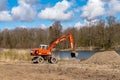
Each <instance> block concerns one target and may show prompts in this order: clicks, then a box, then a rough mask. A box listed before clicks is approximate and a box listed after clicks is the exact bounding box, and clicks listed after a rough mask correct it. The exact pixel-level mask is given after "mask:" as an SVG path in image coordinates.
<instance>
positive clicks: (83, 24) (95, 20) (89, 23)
mask: <svg viewBox="0 0 120 80" xmlns="http://www.w3.org/2000/svg"><path fill="white" fill-rule="evenodd" d="M97 22H98V20H97V19H94V20H91V21H88V20H86V19H85V20H84V21H83V23H81V22H77V23H75V25H74V27H76V28H78V29H79V28H81V27H85V26H87V27H90V26H94V25H97Z"/></svg>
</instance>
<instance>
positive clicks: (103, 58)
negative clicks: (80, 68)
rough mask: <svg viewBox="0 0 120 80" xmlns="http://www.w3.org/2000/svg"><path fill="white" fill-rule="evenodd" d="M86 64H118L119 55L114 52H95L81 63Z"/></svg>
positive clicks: (119, 62)
mask: <svg viewBox="0 0 120 80" xmlns="http://www.w3.org/2000/svg"><path fill="white" fill-rule="evenodd" d="M82 63H86V64H91V63H94V64H120V55H119V54H118V53H116V52H115V51H104V52H97V53H95V54H94V55H93V56H92V57H90V58H89V59H87V60H85V61H83V62H82Z"/></svg>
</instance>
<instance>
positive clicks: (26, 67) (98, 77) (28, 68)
mask: <svg viewBox="0 0 120 80" xmlns="http://www.w3.org/2000/svg"><path fill="white" fill-rule="evenodd" d="M0 80H120V65H99V64H83V63H82V64H81V63H80V61H79V60H77V61H69V62H67V61H64V62H63V61H62V62H58V63H57V64H48V63H43V64H32V63H30V62H24V63H23V62H19V63H4V62H0Z"/></svg>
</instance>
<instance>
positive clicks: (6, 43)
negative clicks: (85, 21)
mask: <svg viewBox="0 0 120 80" xmlns="http://www.w3.org/2000/svg"><path fill="white" fill-rule="evenodd" d="M68 33H72V35H73V38H74V44H75V47H76V48H80V47H93V48H95V49H105V50H106V49H115V50H120V22H119V21H117V20H116V18H115V17H113V16H109V17H107V19H106V20H102V19H101V20H99V21H98V22H97V23H96V24H95V25H88V26H87V25H86V26H83V27H80V28H76V27H74V26H71V27H68V28H67V29H63V27H62V25H61V23H60V21H55V22H54V23H53V24H52V25H51V26H49V27H48V28H45V29H43V28H20V27H18V28H15V29H4V30H1V31H0V48H18V49H19V48H23V49H26V48H34V47H38V46H39V45H40V44H47V45H49V44H50V43H51V42H52V41H54V40H55V39H57V38H59V37H60V36H62V35H66V34H68ZM55 47H56V49H68V48H70V44H69V42H68V40H67V41H63V42H61V43H59V44H58V45H56V46H55Z"/></svg>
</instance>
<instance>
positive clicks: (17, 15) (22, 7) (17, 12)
mask: <svg viewBox="0 0 120 80" xmlns="http://www.w3.org/2000/svg"><path fill="white" fill-rule="evenodd" d="M11 13H12V15H13V18H14V19H17V20H22V21H31V20H33V19H34V18H35V15H36V11H35V10H34V9H33V8H32V6H31V5H30V4H27V3H26V2H25V0H19V6H17V7H13V8H12V11H11Z"/></svg>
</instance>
